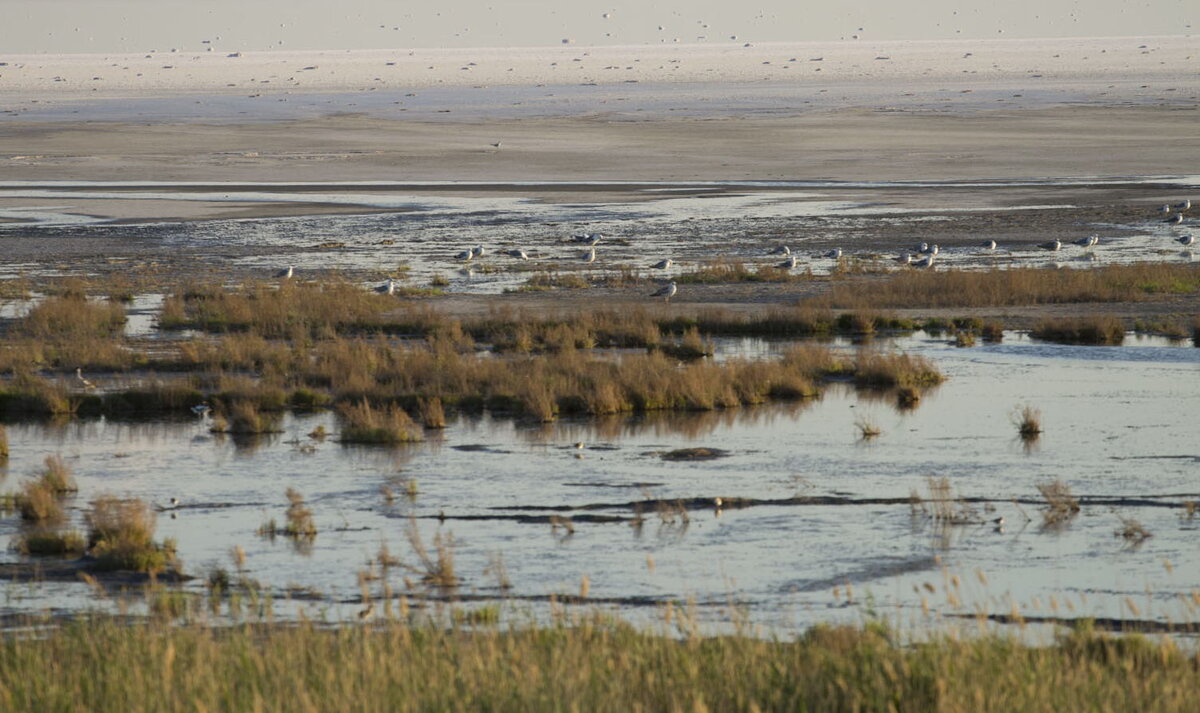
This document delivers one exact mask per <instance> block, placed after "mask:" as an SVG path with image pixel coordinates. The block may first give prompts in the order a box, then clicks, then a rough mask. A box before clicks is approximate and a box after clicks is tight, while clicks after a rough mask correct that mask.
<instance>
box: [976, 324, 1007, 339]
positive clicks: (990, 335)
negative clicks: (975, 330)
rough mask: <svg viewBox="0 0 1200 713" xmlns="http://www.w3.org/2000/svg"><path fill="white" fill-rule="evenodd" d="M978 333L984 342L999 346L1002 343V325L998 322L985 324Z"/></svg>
mask: <svg viewBox="0 0 1200 713" xmlns="http://www.w3.org/2000/svg"><path fill="white" fill-rule="evenodd" d="M979 332H980V336H982V337H983V341H985V342H990V343H992V344H999V343H1000V342H1002V341H1004V325H1003V324H1001V323H999V322H985V323H984V325H983V327H981V328H980V330H979Z"/></svg>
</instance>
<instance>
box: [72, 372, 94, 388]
mask: <svg viewBox="0 0 1200 713" xmlns="http://www.w3.org/2000/svg"><path fill="white" fill-rule="evenodd" d="M75 380H76V381H78V382H79V385H80V386H82V387H83V388H85V389H94V388H96V385H95V384H93V383H92V382H90V381H88V380H87V379H86V378H84V376H83V368H82V367H75Z"/></svg>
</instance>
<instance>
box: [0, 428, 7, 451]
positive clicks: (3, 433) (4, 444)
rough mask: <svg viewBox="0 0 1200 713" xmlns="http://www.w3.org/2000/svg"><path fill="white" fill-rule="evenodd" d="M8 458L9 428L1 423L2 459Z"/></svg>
mask: <svg viewBox="0 0 1200 713" xmlns="http://www.w3.org/2000/svg"><path fill="white" fill-rule="evenodd" d="M5 458H8V430H7V429H6V428H4V424H2V423H0V460H4V459H5Z"/></svg>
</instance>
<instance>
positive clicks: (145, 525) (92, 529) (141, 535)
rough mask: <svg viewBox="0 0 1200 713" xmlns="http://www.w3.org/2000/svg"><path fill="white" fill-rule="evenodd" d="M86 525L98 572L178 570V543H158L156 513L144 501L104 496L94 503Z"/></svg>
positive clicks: (90, 552) (89, 546)
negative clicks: (176, 551) (176, 546)
mask: <svg viewBox="0 0 1200 713" xmlns="http://www.w3.org/2000/svg"><path fill="white" fill-rule="evenodd" d="M86 521H87V525H88V551H89V554H91V555H92V557H94V558H95V565H94V567H95V569H97V570H101V571H103V570H130V571H135V572H162V571H164V570H166V569H167V568H168V567H177V566H178V562H177V561H176V559H175V544H174V542H173V541H172V540H169V539H168V540H166V541H164V542H163V543H157V542H155V541H154V529H155V515H154V511H153V510H151V509H150V506H149V505H148V504H147V503H145V502H143V501H142V500H140V499H137V498H133V499H120V498H116V497H113V496H110V495H102V496H100V497H98V498H96V499H95V500H93V501H92V507H91V510H90V511H89V512H88V513H87V515H86Z"/></svg>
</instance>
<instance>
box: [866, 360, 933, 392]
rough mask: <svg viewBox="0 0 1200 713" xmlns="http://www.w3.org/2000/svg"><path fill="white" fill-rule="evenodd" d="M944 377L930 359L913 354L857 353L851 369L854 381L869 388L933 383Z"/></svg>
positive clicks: (919, 385) (915, 385)
mask: <svg viewBox="0 0 1200 713" xmlns="http://www.w3.org/2000/svg"><path fill="white" fill-rule="evenodd" d="M945 378H946V377H945V376H943V375H942V372H941V371H939V370H938V368H937V367H936V366H934V364H933V362H932V361H930V360H929V359H927V358H925V357H923V356H914V355H912V354H880V353H878V352H860V353H859V355H858V358H857V359H856V362H855V369H854V383H855V384H857V385H858V386H863V387H869V388H892V387H922V386H936V385H937V384H940V383H942V382H943V381H945Z"/></svg>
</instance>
